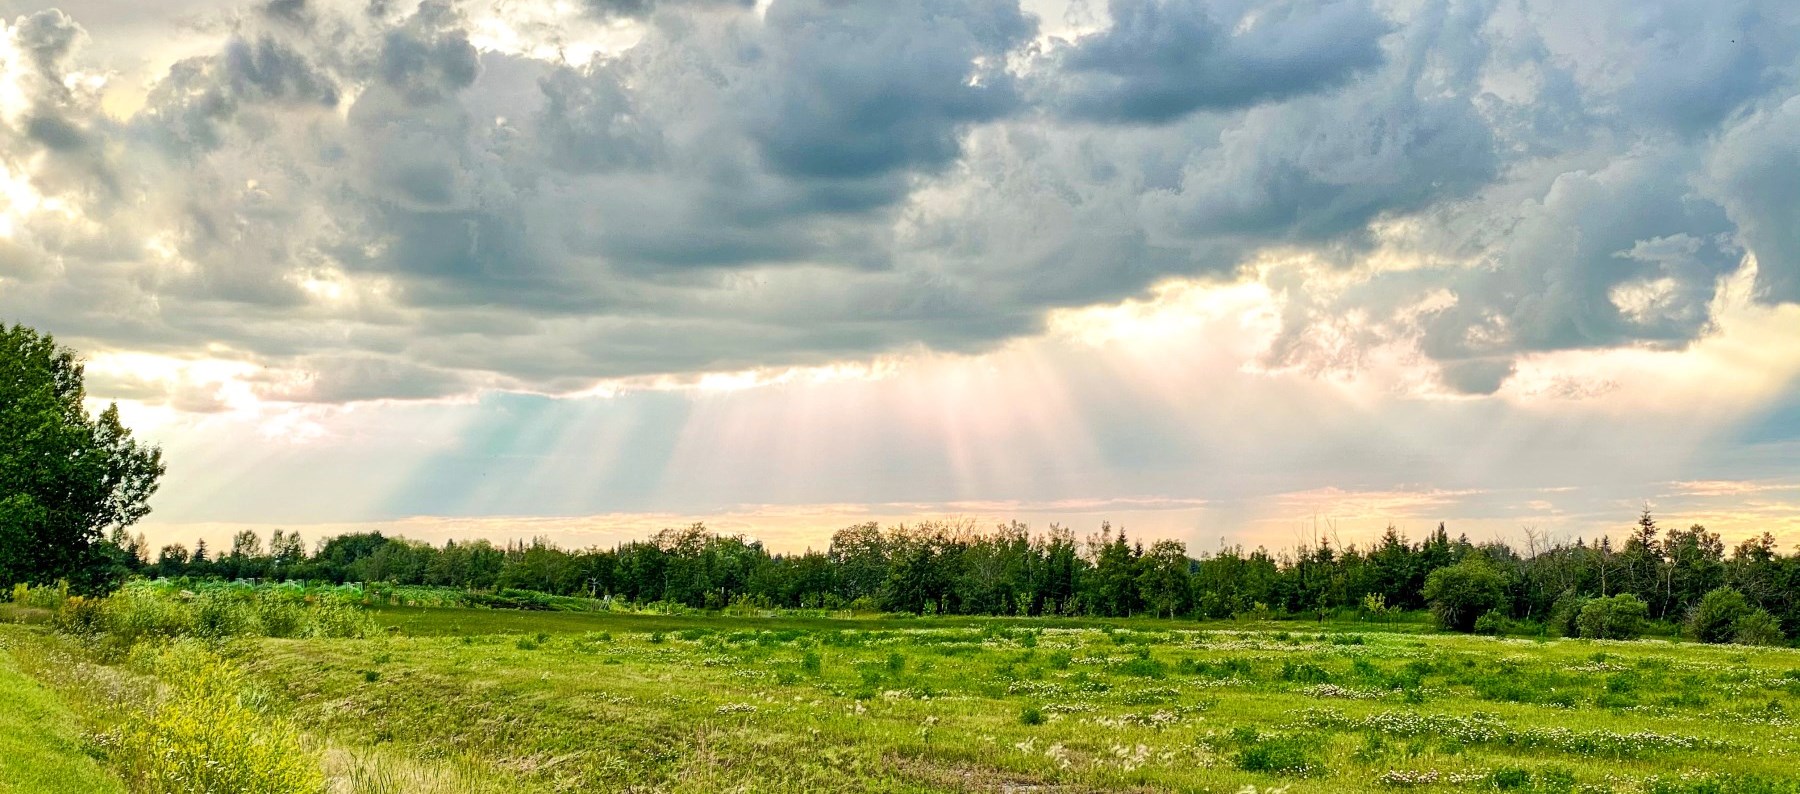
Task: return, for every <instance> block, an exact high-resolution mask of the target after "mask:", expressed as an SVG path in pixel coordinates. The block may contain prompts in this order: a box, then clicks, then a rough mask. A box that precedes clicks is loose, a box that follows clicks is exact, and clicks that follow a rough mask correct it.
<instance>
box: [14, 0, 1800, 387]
mask: <svg viewBox="0 0 1800 794" xmlns="http://www.w3.org/2000/svg"><path fill="white" fill-rule="evenodd" d="M84 5H86V6H88V7H87V8H85V9H81V8H78V9H77V12H76V13H75V14H74V15H70V14H64V13H61V12H41V13H35V14H32V15H29V16H25V17H22V18H20V19H19V20H17V21H15V22H14V23H12V24H11V25H9V26H8V28H7V31H6V33H5V35H7V36H8V37H10V39H11V40H12V42H13V43H14V45H15V46H16V47H17V48H18V49H19V51H20V52H21V53H22V55H21V57H20V58H18V59H16V60H15V61H14V62H11V63H9V64H8V65H7V67H6V68H7V69H8V70H9V71H8V74H7V76H6V77H7V80H8V83H7V84H8V85H16V86H17V87H18V89H17V91H16V92H15V93H16V95H15V94H9V95H8V96H7V97H6V98H4V100H3V101H0V163H4V164H5V167H6V169H7V174H6V176H7V178H9V179H12V180H14V181H16V182H18V183H19V184H20V185H23V186H24V189H23V190H22V191H11V192H9V193H8V194H7V195H9V196H21V197H28V198H22V199H20V200H18V201H13V202H11V203H9V205H8V206H7V207H5V208H4V209H0V227H3V229H5V230H11V236H10V237H9V239H8V240H7V243H6V246H5V248H4V251H3V252H0V254H3V256H0V314H4V315H6V316H7V317H8V318H9V319H17V320H23V321H27V322H33V323H38V324H41V325H44V326H45V327H47V328H48V329H50V330H52V331H54V332H56V333H58V334H59V335H60V336H62V337H64V338H67V339H69V340H70V341H73V342H76V343H78V344H83V345H85V346H93V347H98V348H103V349H143V350H154V351H163V352H180V351H196V350H209V351H213V352H214V354H217V355H220V356H224V357H229V358H232V359H234V360H241V361H250V362H254V363H255V364H257V365H259V366H262V367H266V368H268V369H269V370H270V371H275V372H284V373H285V372H311V373H312V374H313V376H314V377H313V379H312V380H311V381H310V382H312V383H314V387H311V388H310V390H307V391H304V392H293V393H291V395H290V396H291V397H292V398H293V399H308V400H312V399H318V400H362V399H376V398H381V397H395V398H432V397H438V396H444V395H446V394H447V393H450V392H454V391H455V390H458V389H479V388H490V387H494V388H517V389H524V390H537V391H552V392H554V391H563V390H580V389H583V388H587V387H589V386H591V385H593V383H594V382H595V381H596V380H599V379H611V378H638V379H644V378H657V377H675V378H678V379H679V378H689V379H691V378H692V377H693V376H694V375H695V374H696V373H702V372H709V371H740V370H748V369H758V368H781V367H791V366H811V365H825V364H830V363H832V362H834V361H840V360H844V359H868V358H870V357H875V356H882V355H888V354H893V353H897V352H905V351H916V350H919V349H921V348H930V349H935V350H944V351H958V352H965V351H982V350H991V349H994V348H996V347H997V346H1000V345H1002V344H1004V343H1006V342H1007V341H1008V340H1012V339H1015V338H1018V337H1020V336H1026V335H1030V334H1034V333H1038V332H1040V331H1042V330H1043V328H1044V324H1045V317H1046V315H1047V313H1049V312H1051V311H1053V310H1055V309H1058V308H1062V307H1079V306H1088V305H1094V304H1098V303H1105V302H1110V301H1118V300H1122V299H1127V298H1131V297H1134V296H1141V295H1144V294H1145V293H1146V291H1148V290H1151V289H1153V288H1155V287H1156V285H1158V284H1161V283H1163V282H1166V281H1168V280H1169V279H1203V280H1212V281H1231V280H1239V281H1242V280H1249V279H1260V280H1262V281H1264V282H1265V284H1264V286H1266V287H1268V288H1269V289H1270V290H1271V291H1272V292H1274V293H1275V294H1278V295H1279V296H1280V297H1281V300H1282V301H1283V303H1282V306H1281V310H1282V312H1283V315H1284V318H1285V319H1284V331H1283V332H1282V333H1281V334H1278V335H1277V336H1276V337H1275V338H1274V342H1273V344H1272V346H1271V347H1270V348H1269V350H1268V351H1266V352H1265V353H1264V355H1263V359H1262V360H1263V363H1265V364H1270V365H1273V366H1271V367H1270V368H1271V369H1286V368H1293V369H1296V370H1298V371H1304V372H1314V373H1319V372H1326V371H1331V370H1355V369H1356V368H1357V367H1358V366H1360V365H1361V362H1367V361H1369V360H1370V356H1371V355H1372V353H1371V351H1376V350H1380V349H1386V348H1402V349H1405V350H1406V351H1408V352H1409V353H1410V355H1413V356H1415V357H1417V358H1418V359H1419V360H1421V361H1423V362H1424V363H1425V364H1426V365H1428V366H1431V367H1434V368H1436V371H1437V374H1436V376H1435V377H1436V380H1437V383H1438V386H1439V388H1440V390H1441V391H1447V392H1454V393H1463V394H1484V393H1493V392H1495V391H1498V390H1503V389H1504V388H1505V384H1506V383H1507V382H1508V380H1509V379H1510V378H1512V377H1514V376H1515V375H1514V373H1515V372H1517V371H1519V367H1520V364H1521V363H1522V362H1525V361H1527V360H1528V359H1530V358H1531V357H1533V356H1539V355H1544V354H1548V353H1554V352H1556V351H1564V350H1601V349H1612V348H1621V347H1623V348H1632V347H1655V348H1673V347H1681V346H1683V345H1688V344H1692V343H1693V342H1694V341H1695V340H1697V339H1702V338H1704V337H1706V336H1707V335H1708V334H1710V333H1713V329H1714V328H1715V326H1716V319H1717V318H1716V315H1715V313H1716V303H1717V301H1716V300H1715V298H1716V297H1717V294H1718V288H1717V285H1718V283H1719V282H1720V280H1721V279H1723V278H1727V277H1729V276H1731V275H1732V274H1734V273H1736V272H1738V270H1739V268H1740V267H1742V266H1743V263H1744V262H1745V261H1747V260H1754V262H1755V263H1756V268H1757V289H1758V293H1757V294H1758V295H1759V299H1760V300H1763V301H1765V302H1769V303H1783V302H1794V301H1800V241H1797V240H1796V238H1795V236H1794V234H1793V231H1792V229H1793V228H1794V227H1795V223H1794V222H1793V221H1794V219H1795V217H1796V213H1797V212H1800V209H1797V208H1800V195H1797V194H1795V192H1794V190H1793V189H1792V188H1791V186H1790V185H1788V184H1787V183H1786V182H1783V181H1782V180H1781V179H1780V176H1781V175H1782V174H1783V173H1785V171H1784V170H1783V169H1782V168H1781V167H1779V166H1780V164H1781V163H1783V162H1787V161H1789V160H1792V159H1793V158H1792V153H1791V151H1790V150H1791V149H1792V148H1793V147H1792V146H1790V145H1788V144H1789V141H1790V140H1791V139H1792V138H1793V137H1794V135H1795V134H1796V130H1797V129H1800V120H1797V119H1800V111H1796V110H1795V106H1794V101H1795V100H1794V98H1793V97H1794V94H1795V93H1796V90H1797V86H1796V85H1795V83H1794V79H1793V74H1795V73H1796V72H1795V69H1796V67H1797V66H1800V55H1797V53H1800V44H1796V42H1800V35H1794V34H1796V33H1797V32H1800V19H1797V17H1800V15H1797V14H1796V12H1794V11H1792V10H1791V9H1788V8H1787V6H1786V5H1785V4H1780V3H1774V2H1750V1H1749V0H1743V1H1742V2H1726V3H1717V4H1710V5H1707V6H1704V7H1701V6H1695V7H1692V8H1689V7H1686V6H1676V5H1669V6H1656V7H1655V8H1653V9H1650V10H1649V11H1647V12H1646V13H1644V14H1642V15H1639V16H1631V15H1627V14H1623V13H1614V12H1621V10H1622V9H1626V8H1636V6H1635V5H1633V6H1629V7H1628V6H1625V5H1623V4H1622V3H1620V4H1602V5H1601V6H1599V7H1593V8H1590V7H1588V6H1582V7H1580V8H1576V7H1571V6H1563V5H1557V6H1537V5H1512V4H1499V3H1493V2H1482V1H1480V0H1431V1H1430V2H1424V3H1419V4H1413V5H1406V6H1404V7H1401V6H1392V7H1390V6H1388V5H1381V6H1379V8H1378V7H1377V6H1376V5H1375V4H1371V3H1368V2H1362V1H1361V0H1341V1H1338V2H1325V1H1324V0H1232V2H1225V3H1209V4H1200V3H1191V2H1178V1H1176V0H1168V1H1167V2H1148V0H1120V2H1117V3H1114V4H1112V5H1110V6H1109V7H1108V15H1107V16H1108V17H1109V19H1108V20H1107V21H1106V24H1104V25H1102V26H1099V27H1097V28H1096V29H1095V30H1094V31H1093V32H1090V33H1086V34H1084V35H1077V36H1075V37H1074V38H1073V39H1072V40H1069V41H1054V40H1048V39H1045V38H1043V37H1042V36H1041V33H1040V28H1039V25H1038V21H1037V19H1036V18H1034V17H1033V16H1032V15H1031V14H1029V13H1026V12H1025V11H1024V10H1023V9H1022V8H1020V7H1019V5H1018V4H1017V3H1013V2H1005V0H932V2H924V3H899V4H870V3H858V4H835V3H829V2H823V0H775V2H773V3H770V4H768V5H767V6H766V7H763V8H760V9H754V10H753V9H752V8H751V7H750V6H749V5H748V4H745V3H739V2H723V1H721V2H705V1H703V0H696V1H695V2H681V1H678V0H666V1H665V2H648V0H634V1H632V2H618V3H613V2H596V3H590V4H588V5H587V7H586V11H587V12H589V13H591V14H592V17H591V18H590V19H588V20H586V24H587V25H588V26H589V27H590V28H593V29H594V30H602V31H604V32H605V33H606V35H607V36H615V37H616V38H606V39H605V40H604V41H598V42H574V41H565V40H564V39H563V38H559V37H560V36H563V35H564V34H565V33H566V34H567V35H575V34H574V33H571V32H568V31H565V32H563V33H556V32H554V31H550V30H548V29H547V28H545V26H544V25H542V24H540V23H541V22H542V16H541V15H539V16H535V17H531V19H530V20H527V19H526V17H527V16H530V15H529V14H528V13H527V11H525V10H519V9H512V10H509V9H510V8H512V7H511V6H506V5H505V4H495V5H493V6H492V7H491V8H490V7H488V6H480V7H476V6H477V5H479V4H471V3H465V4H462V5H454V4H450V3H445V2H438V1H437V0H430V1H428V2H424V3H421V4H417V5H414V4H410V3H409V4H401V3H391V4H387V5H384V6H381V7H377V8H373V9H369V8H364V7H362V6H360V5H359V6H358V7H356V8H349V7H348V5H347V4H333V3H325V2H310V3H305V2H289V1H288V0H280V1H279V2H264V3H257V4H254V5H246V6H244V7H242V8H238V9H220V10H217V11H215V12H213V14H214V16H210V17H204V18H200V19H195V20H189V21H187V22H184V23H182V24H183V25H184V27H183V30H188V31H192V30H201V31H210V32H211V33H210V34H209V35H210V36H211V38H210V39H209V43H207V44H206V45H205V46H206V49H205V50H204V51H201V52H200V54H197V55H196V54H194V52H192V51H184V52H182V53H181V54H180V57H175V58H172V59H165V60H164V61H162V62H160V66H159V68H158V70H157V72H158V73H157V77H156V80H155V81H154V83H153V84H152V85H151V86H150V87H149V88H148V90H147V92H146V94H145V95H144V97H143V100H144V101H143V104H142V107H136V106H134V105H132V104H130V103H122V104H109V102H110V101H111V100H112V99H113V98H114V97H115V96H116V92H121V91H124V90H125V89H124V88H123V87H121V86H115V85H110V84H109V83H108V75H109V74H112V72H111V71H110V69H111V67H110V66H108V65H107V64H112V63H119V62H124V61H128V60H130V59H131V58H132V57H136V56H135V54H134V53H137V52H138V51H137V50H130V49H129V48H130V47H137V46H142V42H141V41H139V39H138V38H134V37H135V36H136V35H137V34H136V33H132V34H131V35H126V34H125V33H123V32H117V31H116V30H115V29H114V28H108V27H96V28H94V31H96V32H94V33H91V34H84V33H83V32H82V29H81V27H80V23H81V22H82V20H83V19H84V18H85V17H84V15H86V17H92V18H93V19H94V20H95V24H102V25H104V24H111V20H112V19H113V15H110V14H109V9H111V10H113V11H120V12H123V11H124V10H127V9H124V8H123V7H115V6H114V5H109V3H108V1H107V0H87V2H85V3H84ZM569 13H577V14H578V13H581V12H579V11H570V12H569ZM509 14H514V15H518V17H519V19H520V20H522V21H521V23H520V25H519V27H518V29H517V30H514V31H512V33H513V34H516V35H517V36H520V37H525V38H527V39H530V38H531V37H534V36H535V37H539V38H543V41H538V40H536V39H531V40H529V41H523V42H522V43H520V44H519V46H517V47H513V48H509V49H508V50H506V51H504V52H503V51H500V50H496V49H483V47H491V46H493V45H492V44H491V42H492V41H494V40H495V38H494V36H492V35H490V33H491V31H490V32H483V31H485V30H487V28H484V27H483V26H491V25H492V24H501V23H504V22H506V20H507V19H509V18H510V17H509V16H508V15H509ZM135 18H136V17H134V19H135ZM534 20H535V21H534ZM602 20H604V21H602ZM527 23H529V24H527ZM145 24H148V23H145ZM120 30H122V29H120ZM134 30H135V28H134ZM571 30H573V29H571ZM1684 31H1702V32H1703V34H1704V35H1693V36H1684V35H1682V33H1683V32H1684ZM553 34H554V35H553ZM596 35H598V34H596ZM1721 39H1722V40H1723V42H1724V43H1723V44H1721V43H1719V40H1721ZM1734 39H1736V41H1735V42H1734ZM484 42H485V43H484ZM564 44H569V45H570V47H571V49H570V51H571V52H581V53H583V55H582V56H581V57H582V59H581V60H579V61H574V62H571V61H569V60H566V59H563V58H561V57H557V56H555V55H554V53H555V52H556V51H557V49H558V48H560V47H562V46H563V45H564ZM538 45H543V46H538ZM551 45H554V46H551ZM195 46H199V45H195ZM588 52H594V53H597V54H596V55H595V56H594V57H593V58H587V56H586V55H585V53H588ZM1788 170H1791V169H1788ZM1275 262H1282V263H1288V264H1285V265H1282V266H1274V265H1272V264H1271V263H1275ZM1295 263H1299V264H1295ZM397 361H405V362H407V363H409V364H410V365H411V366H414V367H417V368H418V370H417V371H416V372H413V373H412V374H414V375H417V376H418V377H419V378H421V379H422V383H423V384H424V385H423V386H421V385H419V384H415V383H412V382H410V381H409V380H408V377H407V376H405V375H394V376H391V377H390V376H387V375H385V374H384V373H386V372H389V371H390V370H386V369H382V367H383V366H386V365H376V364H371V363H370V362H397ZM265 394H266V395H267V396H268V397H269V398H270V399H274V398H276V396H277V395H278V392H274V391H270V392H265ZM279 394H288V393H287V392H279Z"/></svg>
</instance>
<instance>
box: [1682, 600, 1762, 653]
mask: <svg viewBox="0 0 1800 794" xmlns="http://www.w3.org/2000/svg"><path fill="white" fill-rule="evenodd" d="M1748 614H1750V602H1749V601H1748V600H1746V599H1745V598H1744V594H1743V593H1740V592H1738V591H1736V590H1733V589H1731V588H1729V587H1720V588H1718V589H1716V590H1713V591H1712V592H1710V593H1707V594H1706V596H1705V597H1704V598H1701V599H1700V603H1699V604H1696V605H1695V606H1694V609H1693V611H1692V612H1691V613H1689V614H1688V620H1687V632H1688V636H1689V637H1692V638H1694V639H1696V640H1699V641H1701V642H1731V640H1732V638H1733V636H1734V635H1735V634H1736V633H1737V622H1738V620H1739V619H1740V618H1743V617H1744V616H1745V615H1748Z"/></svg>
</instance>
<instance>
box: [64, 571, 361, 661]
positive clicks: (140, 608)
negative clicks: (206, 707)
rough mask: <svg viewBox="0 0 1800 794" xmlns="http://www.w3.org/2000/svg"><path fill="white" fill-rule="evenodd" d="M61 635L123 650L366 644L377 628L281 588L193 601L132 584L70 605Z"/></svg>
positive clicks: (212, 592) (218, 591)
mask: <svg viewBox="0 0 1800 794" xmlns="http://www.w3.org/2000/svg"><path fill="white" fill-rule="evenodd" d="M55 622H56V625H57V627H58V628H60V629H62V630H64V631H67V632H69V633H73V634H84V635H94V634H107V635H110V636H111V637H112V638H113V639H114V640H115V641H117V642H118V643H119V644H121V645H124V646H129V645H131V644H133V643H135V642H137V641H138V640H141V639H145V638H165V639H171V638H176V637H199V638H202V639H208V640H221V639H226V638H229V637H240V636H265V637H366V636H370V635H372V634H375V633H377V627H376V625H375V621H374V619H373V618H371V617H370V616H369V615H368V613H366V612H363V611H362V610H361V609H360V608H358V607H356V606H354V605H353V604H351V603H349V602H347V601H345V600H342V599H335V598H319V599H315V600H311V601H309V600H307V599H306V598H303V597H300V596H298V595H296V594H294V593H290V592H286V591H284V590H283V589H281V588H249V587H242V588H232V587H214V588H204V589H202V590H201V591H200V592H198V593H195V592H191V591H188V590H177V589H176V588H175V586H174V585H170V584H166V583H158V582H133V583H129V584H127V585H126V586H125V587H123V588H121V589H120V590H119V591H118V592H116V593H114V594H112V595H111V596H108V597H106V598H102V599H82V598H80V597H71V598H69V599H67V601H66V602H65V603H64V605H63V609H62V610H61V611H59V612H58V616H57V618H56V621H55Z"/></svg>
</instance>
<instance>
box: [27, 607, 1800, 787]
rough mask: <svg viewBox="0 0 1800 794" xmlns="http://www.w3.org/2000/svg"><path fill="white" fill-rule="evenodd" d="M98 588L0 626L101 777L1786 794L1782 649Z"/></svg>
mask: <svg viewBox="0 0 1800 794" xmlns="http://www.w3.org/2000/svg"><path fill="white" fill-rule="evenodd" d="M122 596H124V597H123V598H121V599H120V601H121V604H129V606H122V605H120V604H102V605H100V606H99V607H94V606H92V605H90V604H89V603H88V602H85V601H77V600H74V599H71V600H70V602H68V603H65V604H64V605H63V607H62V608H61V611H60V612H59V613H58V615H57V617H56V619H55V620H52V621H51V622H50V623H49V624H40V625H33V626H23V625H11V626H0V637H4V640H5V643H6V646H7V648H8V653H9V654H10V655H11V656H12V657H13V660H14V661H13V663H14V664H16V665H17V667H18V669H20V670H23V671H25V672H27V673H29V674H30V675H31V676H32V677H34V678H36V679H37V681H38V682H40V683H39V684H36V685H39V686H43V687H47V688H48V690H49V691H53V692H55V693H57V694H58V695H59V696H60V697H61V699H62V700H63V701H64V702H66V703H68V704H69V705H70V707H71V708H72V709H73V712H74V713H75V714H78V715H79V717H80V719H81V724H82V726H83V730H84V731H85V736H86V742H85V743H86V749H87V751H88V754H90V755H92V756H94V757H95V758H97V759H98V761H99V763H100V764H101V765H102V766H104V767H106V768H108V769H110V770H111V771H112V773H113V774H114V775H115V776H117V778H118V779H119V780H121V781H123V783H124V785H125V787H126V788H127V789H128V790H133V791H145V792H162V791H226V790H230V791H270V792H276V791H281V792H286V791H306V792H321V791H333V792H400V791H445V792H449V791H496V792H499V791H509V792H510V791H518V792H560V791H670V792H702V791H706V792H710V791H732V790H747V791H795V790H814V791H839V790H872V791H999V790H1020V791H1025V790H1037V791H1094V790H1140V791H1214V792H1233V793H1235V792H1240V791H1245V790H1247V787H1254V788H1255V790H1257V791H1259V792H1267V791H1286V792H1290V793H1291V794H1300V793H1301V792H1325V791H1331V792H1364V791H1371V792H1372V791H1396V790H1426V791H1430V790H1442V791H1493V790H1505V791H1527V792H1550V791H1554V792H1611V791H1620V792H1656V793H1658V794H1661V793H1663V792H1714V791H1716V792H1737V791H1750V792H1756V791H1769V792H1787V791H1800V782H1796V775H1795V774H1794V773H1793V771H1792V769H1793V767H1794V764H1795V761H1796V760H1797V759H1796V755H1795V754H1796V752H1797V748H1800V725H1796V723H1795V721H1794V717H1793V716H1792V715H1795V714H1796V713H1797V710H1800V652H1796V651H1794V650H1791V649H1782V648H1767V647H1753V646H1742V645H1709V644H1702V643H1696V642H1687V641H1676V640H1672V639H1650V640H1638V641H1618V640H1604V639H1543V638H1521V637H1500V638H1494V637H1482V636H1466V635H1454V634H1445V633H1436V632H1434V631H1432V630H1431V629H1429V628H1428V627H1427V625H1425V624H1422V623H1420V622H1418V621H1410V622H1409V621H1398V622H1388V621H1385V620H1384V621H1367V622H1356V621H1334V622H1327V623H1324V624H1320V623H1318V622H1300V621H1236V622H1234V621H1220V622H1209V623H1196V622H1192V621H1171V620H1157V619H1132V620H1114V621H1093V620H1081V619H1064V620H1045V619H1030V618H1014V619H1000V618H966V617H954V618H953V617H945V618H917V617H908V618H901V617H864V618H852V619H844V618H833V617H822V616H818V615H811V614H798V615H781V614H777V615H773V616H768V617H760V618H756V617H751V618H747V617H737V616H730V615H719V614H677V615H669V614H636V613H629V612H622V611H621V612H537V611H518V610H496V609H482V608H466V607H406V606H394V605H391V604H390V605H384V606H379V607H374V608H369V607H353V608H355V609H357V610H358V613H357V614H358V616H359V617H361V618H362V619H363V621H365V622H358V623H357V624H356V626H357V628H356V629H355V630H346V631H340V632H336V633H333V632H325V631H312V632H304V631H282V632H274V633H280V634H285V635H286V636H266V635H268V634H270V633H271V632H270V631H269V630H268V629H269V627H270V625H271V623H267V622H257V621H255V620H251V619H249V618H247V617H244V618H241V619H226V620H219V621H215V622H214V623H213V624H211V625H214V626H215V627H216V626H227V627H229V628H230V630H229V631H218V630H210V631H209V633H206V632H199V631H195V630H192V629H189V630H182V631H173V632H160V633H157V632H143V633H140V634H138V635H137V636H136V637H135V638H134V639H133V640H131V641H130V642H129V643H128V644H122V641H121V640H119V639H118V638H117V637H116V636H112V635H110V632H112V631H114V630H115V629H114V628H112V627H113V626H117V625H133V624H129V623H125V624H121V623H118V622H116V621H118V620H119V618H118V617H117V616H118V615H119V614H121V613H123V612H125V611H127V610H130V611H136V612H152V613H154V612H156V611H157V610H161V609H170V610H183V609H185V610H188V611H191V612H196V613H197V612H198V611H200V610H201V609H202V606H199V605H196V602H197V601H200V600H201V599H202V596H200V595H198V594H195V593H192V592H191V591H182V590H177V589H173V588H170V587H167V586H155V585H142V586H137V587H136V588H135V590H134V589H133V588H128V589H127V591H126V593H124V594H122ZM115 598H120V597H118V596H115ZM224 603H227V604H231V605H234V607H233V608H236V609H240V610H243V611H245V612H246V613H252V614H253V613H254V612H255V611H256V610H257V608H258V607H257V601H255V600H254V599H245V598H243V597H242V596H238V597H236V598H233V599H230V600H227V601H225V602H224ZM301 603H302V604H303V606H301V607H298V608H299V609H302V610H330V609H334V608H336V607H335V606H333V605H332V604H330V603H327V602H325V601H313V602H305V601H302V602H301ZM84 611H98V612H99V613H101V614H102V615H106V616H109V617H107V618H105V619H101V620H95V621H89V622H87V623H83V622H82V621H81V620H77V619H76V616H78V615H80V614H82V613H83V612H84ZM301 620H302V621H303V622H306V623H307V625H312V624H313V623H314V622H317V621H314V620H313V619H311V618H302V619H301ZM108 621H114V622H110V623H109V622H108ZM176 622H177V623H179V621H176ZM58 625H60V626H63V627H64V628H63V629H62V630H60V631H58V630H56V629H54V628H52V626H58ZM191 625H196V626H198V625H207V624H204V623H194V624H191ZM282 625H286V624H282ZM83 626H85V628H82V627H83ZM109 636H111V638H110V639H109ZM139 704H147V705H139ZM183 753H187V754H188V755H187V757H189V758H192V757H196V756H204V757H207V758H215V759H222V760H221V761H220V762H219V765H220V766H221V767H222V768H220V769H210V770H207V771H208V773H209V774H214V775H217V776H218V777H216V778H215V779H212V780H211V781H210V782H206V781H203V782H202V784H198V785H191V784H190V783H191V781H192V779H193V777H194V775H195V774H197V770H195V769H193V768H190V767H187V766H183V765H182V763H181V762H180V759H181V757H182V754H183ZM164 757H173V758H175V759H176V761H173V762H162V761H157V760H156V759H158V758H164ZM184 781H188V782H184ZM184 786H185V787H184Z"/></svg>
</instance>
